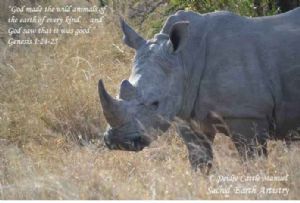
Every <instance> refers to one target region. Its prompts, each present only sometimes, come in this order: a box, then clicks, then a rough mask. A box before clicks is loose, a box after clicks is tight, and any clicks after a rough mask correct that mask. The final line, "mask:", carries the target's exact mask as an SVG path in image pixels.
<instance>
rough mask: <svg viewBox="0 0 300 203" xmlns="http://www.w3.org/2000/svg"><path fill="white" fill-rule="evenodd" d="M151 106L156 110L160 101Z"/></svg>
mask: <svg viewBox="0 0 300 203" xmlns="http://www.w3.org/2000/svg"><path fill="white" fill-rule="evenodd" d="M151 106H152V107H153V108H154V109H155V110H156V109H158V107H159V101H154V102H152V103H151Z"/></svg>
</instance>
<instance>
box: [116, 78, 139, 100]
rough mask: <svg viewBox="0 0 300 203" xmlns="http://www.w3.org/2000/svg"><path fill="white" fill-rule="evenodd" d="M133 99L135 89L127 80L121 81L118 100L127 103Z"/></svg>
mask: <svg viewBox="0 0 300 203" xmlns="http://www.w3.org/2000/svg"><path fill="white" fill-rule="evenodd" d="M135 97H136V89H135V87H134V86H133V85H132V84H131V83H130V82H129V81H128V80H123V81H122V83H121V88H120V95H119V98H120V99H123V100H127V101H129V100H131V99H133V98H135Z"/></svg>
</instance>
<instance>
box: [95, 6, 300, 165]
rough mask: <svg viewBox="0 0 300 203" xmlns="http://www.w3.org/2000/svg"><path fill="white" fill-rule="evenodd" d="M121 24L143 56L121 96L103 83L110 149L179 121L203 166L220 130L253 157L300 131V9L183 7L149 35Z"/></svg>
mask: <svg viewBox="0 0 300 203" xmlns="http://www.w3.org/2000/svg"><path fill="white" fill-rule="evenodd" d="M120 24H121V28H122V31H123V33H124V38H123V41H124V42H125V44H126V45H128V46H129V47H131V48H133V49H134V50H135V53H136V54H135V58H134V62H133V68H132V72H131V75H130V77H129V79H128V80H123V81H122V82H121V85H120V93H119V95H118V96H117V97H116V98H113V97H112V96H110V95H109V94H108V92H107V91H106V89H105V87H104V85H103V81H102V80H100V81H99V84H98V91H99V96H100V101H101V106H102V109H103V113H104V116H105V118H106V120H107V122H108V124H109V126H108V129H107V131H106V132H105V134H104V142H105V143H106V145H107V146H108V148H109V149H117V150H129V151H140V150H142V149H143V148H144V147H146V146H148V145H149V144H150V143H151V142H152V141H153V140H155V139H156V138H157V137H158V136H159V135H161V134H162V133H163V132H165V131H166V130H167V129H168V128H169V126H170V125H171V122H172V121H175V123H177V129H178V131H179V134H180V136H181V137H182V138H183V140H184V142H185V143H186V145H187V148H188V153H189V160H190V163H191V165H192V167H193V168H196V169H197V168H203V166H207V165H211V162H212V160H213V152H212V143H213V140H214V137H215V134H216V133H218V132H221V133H224V134H225V135H226V136H230V137H231V139H232V141H233V142H234V144H235V146H236V148H237V151H238V153H239V154H240V156H241V158H242V160H248V159H249V158H253V157H257V156H262V157H266V156H267V140H268V139H282V140H287V141H289V140H291V137H292V136H291V135H294V134H295V132H297V130H299V127H300V9H299V8H298V9H294V10H292V11H290V12H287V13H284V14H279V15H275V16H268V17H255V18H248V17H242V16H238V15H236V14H233V13H231V12H228V11H217V12H213V13H207V14H198V13H196V12H192V11H178V12H176V13H175V14H174V15H171V16H169V17H168V19H167V21H166V22H165V24H164V26H163V28H162V30H161V31H160V32H159V33H158V34H156V35H155V36H154V37H153V39H150V40H145V39H144V38H143V37H142V36H141V35H139V34H138V33H137V32H135V31H134V30H133V29H132V28H131V27H130V26H129V25H128V24H127V23H126V22H125V21H124V20H123V19H122V18H121V19H120ZM197 126H198V127H199V128H198V127H197ZM292 132H294V133H292Z"/></svg>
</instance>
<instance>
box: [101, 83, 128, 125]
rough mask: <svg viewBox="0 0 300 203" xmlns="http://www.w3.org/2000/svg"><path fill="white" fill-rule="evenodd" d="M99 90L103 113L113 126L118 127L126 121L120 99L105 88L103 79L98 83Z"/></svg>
mask: <svg viewBox="0 0 300 203" xmlns="http://www.w3.org/2000/svg"><path fill="white" fill-rule="evenodd" d="M98 92H99V97H100V103H101V106H102V110H103V114H104V117H105V119H106V121H107V122H108V123H109V124H110V125H111V126H112V127H118V126H120V125H122V123H124V119H125V115H124V110H123V109H122V105H121V103H120V101H118V100H116V99H114V98H112V97H111V96H110V95H109V94H108V93H107V91H106V90H105V87H104V84H103V81H102V80H99V83H98Z"/></svg>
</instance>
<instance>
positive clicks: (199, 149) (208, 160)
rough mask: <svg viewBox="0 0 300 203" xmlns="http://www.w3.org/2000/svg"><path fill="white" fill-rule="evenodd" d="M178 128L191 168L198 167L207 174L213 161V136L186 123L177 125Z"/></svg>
mask: <svg viewBox="0 0 300 203" xmlns="http://www.w3.org/2000/svg"><path fill="white" fill-rule="evenodd" d="M178 130H179V132H180V136H181V137H182V138H183V140H184V142H185V144H186V146H187V149H188V153H189V156H188V157H189V161H190V164H191V166H192V168H193V169H194V170H198V169H200V170H201V171H202V172H204V173H206V174H208V173H209V170H210V168H211V166H212V161H213V150H212V142H213V139H214V136H210V135H206V134H204V133H203V132H201V131H198V130H194V129H193V128H192V127H191V125H190V124H188V123H186V124H181V125H179V126H178Z"/></svg>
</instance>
